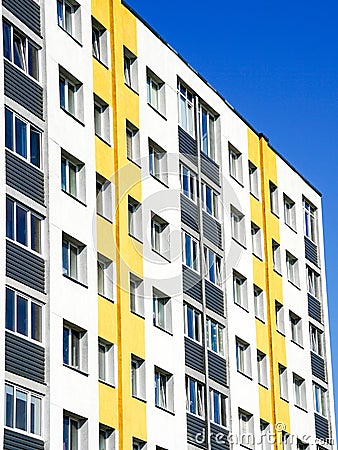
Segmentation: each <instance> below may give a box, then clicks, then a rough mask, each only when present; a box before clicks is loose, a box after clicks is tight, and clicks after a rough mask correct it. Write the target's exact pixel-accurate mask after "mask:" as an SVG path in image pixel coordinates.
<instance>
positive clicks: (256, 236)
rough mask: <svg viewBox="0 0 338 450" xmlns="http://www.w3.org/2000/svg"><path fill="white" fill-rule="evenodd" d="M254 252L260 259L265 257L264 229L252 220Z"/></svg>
mask: <svg viewBox="0 0 338 450" xmlns="http://www.w3.org/2000/svg"><path fill="white" fill-rule="evenodd" d="M251 241H252V253H253V254H254V255H255V256H257V258H259V259H263V248H262V230H261V229H260V228H259V227H258V226H257V225H256V224H254V223H253V222H251Z"/></svg>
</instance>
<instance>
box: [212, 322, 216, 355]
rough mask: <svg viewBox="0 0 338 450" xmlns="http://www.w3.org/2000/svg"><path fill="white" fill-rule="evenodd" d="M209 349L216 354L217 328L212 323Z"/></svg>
mask: <svg viewBox="0 0 338 450" xmlns="http://www.w3.org/2000/svg"><path fill="white" fill-rule="evenodd" d="M211 348H212V350H213V351H214V352H217V327H216V324H215V323H214V322H211Z"/></svg>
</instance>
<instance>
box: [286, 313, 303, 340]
mask: <svg viewBox="0 0 338 450" xmlns="http://www.w3.org/2000/svg"><path fill="white" fill-rule="evenodd" d="M289 321H290V329H291V331H290V332H291V341H292V342H294V343H295V344H297V345H299V346H301V347H302V346H303V326H302V319H301V318H300V317H299V316H297V315H296V314H294V313H293V312H292V311H290V312H289Z"/></svg>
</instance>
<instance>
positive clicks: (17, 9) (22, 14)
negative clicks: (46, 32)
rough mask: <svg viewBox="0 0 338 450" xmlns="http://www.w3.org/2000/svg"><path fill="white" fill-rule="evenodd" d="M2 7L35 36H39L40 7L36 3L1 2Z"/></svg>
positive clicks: (19, 1)
mask: <svg viewBox="0 0 338 450" xmlns="http://www.w3.org/2000/svg"><path fill="white" fill-rule="evenodd" d="M2 6H4V7H5V8H7V9H8V11H10V12H11V13H13V14H14V15H15V16H16V17H17V18H18V19H20V20H21V22H23V23H24V24H25V25H27V27H29V28H30V29H31V30H33V31H34V32H35V33H36V34H38V35H40V34H41V20H40V6H39V5H38V4H37V2H35V1H34V0H2Z"/></svg>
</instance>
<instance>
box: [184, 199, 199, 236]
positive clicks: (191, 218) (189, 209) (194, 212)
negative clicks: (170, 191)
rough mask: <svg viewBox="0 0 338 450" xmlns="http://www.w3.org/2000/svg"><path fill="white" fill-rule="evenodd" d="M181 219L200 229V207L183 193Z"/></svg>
mask: <svg viewBox="0 0 338 450" xmlns="http://www.w3.org/2000/svg"><path fill="white" fill-rule="evenodd" d="M181 220H182V222H183V223H185V224H186V225H188V226H189V227H190V228H192V229H193V230H195V231H199V214H198V207H197V205H196V204H195V203H193V202H192V201H191V200H189V199H188V198H187V197H186V196H185V195H183V194H181Z"/></svg>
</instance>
